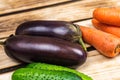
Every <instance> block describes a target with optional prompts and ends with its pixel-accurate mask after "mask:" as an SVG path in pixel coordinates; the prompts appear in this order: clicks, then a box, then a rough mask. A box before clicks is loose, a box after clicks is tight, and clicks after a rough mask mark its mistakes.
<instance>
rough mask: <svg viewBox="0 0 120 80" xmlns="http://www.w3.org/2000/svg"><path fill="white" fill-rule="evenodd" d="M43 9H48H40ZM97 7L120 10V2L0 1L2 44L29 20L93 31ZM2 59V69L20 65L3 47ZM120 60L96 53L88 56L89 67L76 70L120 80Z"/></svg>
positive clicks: (0, 77) (96, 78) (106, 79)
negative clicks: (60, 22) (66, 23)
mask: <svg viewBox="0 0 120 80" xmlns="http://www.w3.org/2000/svg"><path fill="white" fill-rule="evenodd" d="M59 3H60V4H59ZM56 4H57V5H56ZM48 5H49V6H48ZM42 6H48V7H43V8H41V7H42ZM97 7H120V1H119V0H75V1H74V0H73V1H72V0H0V41H4V40H5V39H4V37H8V36H9V35H10V34H14V31H15V29H16V27H17V26H18V25H19V24H21V23H23V22H25V21H30V20H38V19H41V20H65V21H71V22H75V23H77V24H79V25H84V26H88V27H93V26H92V24H91V20H90V19H89V18H92V12H93V10H94V9H95V8H97ZM81 19H83V21H81ZM84 19H89V20H84ZM88 46H90V45H88ZM0 57H1V58H0V69H2V68H6V67H10V66H14V65H18V64H20V63H18V62H16V61H14V60H12V59H11V58H9V57H8V56H7V55H6V54H5V52H4V49H3V46H0ZM119 58H120V56H119V55H118V56H117V57H115V58H112V59H111V58H106V57H104V56H103V55H101V54H100V53H99V52H98V51H97V50H93V51H90V52H88V59H87V61H86V63H85V64H84V65H82V66H78V68H77V70H78V71H81V72H84V73H86V74H88V75H90V76H91V77H93V79H94V80H120V76H119V74H120V67H119V66H120V59H119ZM10 74H12V73H7V74H2V75H0V80H10V76H11V75H10ZM5 77H6V79H5Z"/></svg>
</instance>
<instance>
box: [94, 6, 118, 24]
mask: <svg viewBox="0 0 120 80" xmlns="http://www.w3.org/2000/svg"><path fill="white" fill-rule="evenodd" d="M93 18H95V19H97V20H98V21H100V22H101V23H105V24H108V25H115V26H120V8H96V9H95V10H94V11H93Z"/></svg>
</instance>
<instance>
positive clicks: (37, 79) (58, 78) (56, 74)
mask: <svg viewBox="0 0 120 80" xmlns="http://www.w3.org/2000/svg"><path fill="white" fill-rule="evenodd" d="M12 80H82V79H81V78H80V77H79V76H77V75H75V74H73V73H70V72H67V71H51V70H42V69H41V70H37V69H32V68H21V69H18V70H16V71H15V72H14V73H13V75H12Z"/></svg>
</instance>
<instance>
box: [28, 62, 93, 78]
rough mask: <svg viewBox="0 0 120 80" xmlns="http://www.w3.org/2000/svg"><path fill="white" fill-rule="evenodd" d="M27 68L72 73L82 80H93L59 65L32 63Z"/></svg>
mask: <svg viewBox="0 0 120 80" xmlns="http://www.w3.org/2000/svg"><path fill="white" fill-rule="evenodd" d="M26 67H27V68H33V69H43V70H52V71H67V72H71V73H74V74H76V75H78V76H79V77H81V79H82V80H92V78H91V77H89V76H87V75H85V74H83V73H81V72H78V71H76V70H74V69H70V68H67V67H63V66H58V65H52V64H46V63H31V64H28V65H27V66H26Z"/></svg>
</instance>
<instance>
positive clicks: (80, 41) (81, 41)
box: [79, 37, 87, 51]
mask: <svg viewBox="0 0 120 80" xmlns="http://www.w3.org/2000/svg"><path fill="white" fill-rule="evenodd" d="M79 43H80V44H81V46H82V48H83V49H84V50H85V51H87V48H86V46H85V43H84V42H83V40H82V37H80V38H79Z"/></svg>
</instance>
